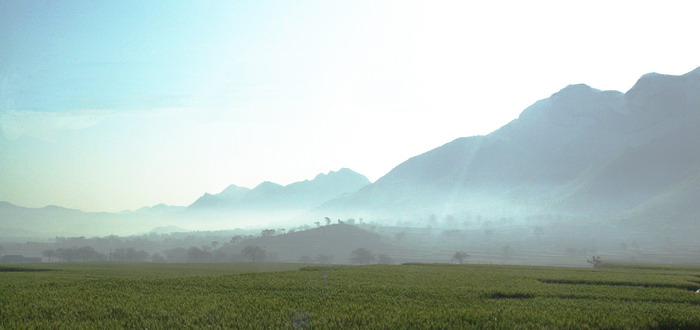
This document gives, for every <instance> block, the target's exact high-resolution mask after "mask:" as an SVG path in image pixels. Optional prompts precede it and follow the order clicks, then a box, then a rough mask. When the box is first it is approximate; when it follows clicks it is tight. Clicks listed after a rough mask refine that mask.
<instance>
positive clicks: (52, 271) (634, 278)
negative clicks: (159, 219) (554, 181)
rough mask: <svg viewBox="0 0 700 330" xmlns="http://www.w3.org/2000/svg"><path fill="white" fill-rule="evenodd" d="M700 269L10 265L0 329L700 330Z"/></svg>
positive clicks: (2, 270)
mask: <svg viewBox="0 0 700 330" xmlns="http://www.w3.org/2000/svg"><path fill="white" fill-rule="evenodd" d="M698 288H700V267H674V266H667V265H663V266H653V265H651V266H637V265H619V266H612V267H606V268H599V269H590V268H554V267H523V266H489V265H424V264H415V265H398V266H380V265H373V266H333V267H326V266H304V265H299V264H283V263H231V264H109V263H104V264H41V265H31V266H26V265H22V266H19V265H16V266H7V265H6V266H3V267H0V328H7V329H15V328H34V327H40V328H61V327H62V328H124V327H125V328H182V327H219V328H232V327H239V328H240V327H244V328H270V327H271V328H307V327H313V328H500V327H505V328H700V294H699V293H695V292H694V291H695V290H697V289H698Z"/></svg>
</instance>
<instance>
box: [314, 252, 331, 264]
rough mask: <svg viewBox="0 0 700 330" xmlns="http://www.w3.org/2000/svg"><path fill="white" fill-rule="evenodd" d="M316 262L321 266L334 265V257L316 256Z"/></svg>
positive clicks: (328, 255) (327, 255)
mask: <svg viewBox="0 0 700 330" xmlns="http://www.w3.org/2000/svg"><path fill="white" fill-rule="evenodd" d="M316 262H317V263H319V264H326V265H329V264H332V263H333V255H331V254H319V255H317V256H316Z"/></svg>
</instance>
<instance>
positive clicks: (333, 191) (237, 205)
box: [188, 168, 371, 211]
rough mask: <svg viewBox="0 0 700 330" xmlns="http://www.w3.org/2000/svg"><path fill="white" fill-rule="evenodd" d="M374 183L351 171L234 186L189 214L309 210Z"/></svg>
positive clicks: (195, 206)
mask: <svg viewBox="0 0 700 330" xmlns="http://www.w3.org/2000/svg"><path fill="white" fill-rule="evenodd" d="M370 183H371V182H370V181H369V180H368V179H367V178H366V177H365V176H364V175H362V174H359V173H357V172H355V171H353V170H350V169H348V168H342V169H340V170H338V171H337V172H336V171H330V172H328V173H327V174H323V173H321V174H318V175H317V176H316V177H315V178H314V179H313V180H304V181H299V182H294V183H291V184H289V185H287V186H282V185H279V184H276V183H273V182H269V181H265V182H263V183H261V184H259V185H258V186H256V187H255V188H253V189H248V188H244V187H238V186H235V185H230V186H229V187H228V188H226V189H224V191H222V192H220V193H218V194H215V195H212V194H208V193H207V194H204V195H203V196H202V197H200V198H199V199H197V200H196V201H195V202H194V203H192V204H191V205H190V206H188V210H190V211H197V210H200V211H201V210H216V211H251V210H261V211H265V210H281V209H292V210H305V209H309V208H313V207H316V206H319V205H321V204H323V203H324V202H327V201H329V200H332V199H335V198H338V197H340V196H342V195H344V194H349V193H354V192H356V191H357V190H359V189H360V188H362V187H364V186H366V185H369V184H370Z"/></svg>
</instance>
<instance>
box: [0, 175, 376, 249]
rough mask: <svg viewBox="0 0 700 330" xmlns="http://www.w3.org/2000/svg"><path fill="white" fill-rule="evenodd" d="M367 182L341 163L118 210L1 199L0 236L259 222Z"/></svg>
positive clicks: (292, 212) (281, 216) (217, 226)
mask: <svg viewBox="0 0 700 330" xmlns="http://www.w3.org/2000/svg"><path fill="white" fill-rule="evenodd" d="M368 184H370V182H369V180H367V178H366V177H365V176H363V175H362V174H359V173H357V172H354V171H352V170H350V169H347V168H343V169H340V170H339V171H331V172H329V173H327V174H323V173H322V174H319V175H317V176H316V177H315V178H314V179H313V180H305V181H300V182H295V183H292V184H289V185H287V186H281V185H278V184H276V183H272V182H263V183H261V184H260V185H258V186H257V187H255V188H254V189H248V188H245V187H238V186H236V185H230V186H228V187H227V188H226V189H224V190H223V191H222V192H220V193H218V194H204V195H203V196H201V197H200V198H199V199H197V200H196V201H195V202H194V203H192V204H191V205H189V206H188V207H182V206H171V205H165V204H158V205H154V206H150V207H143V208H140V209H138V210H135V211H123V212H118V213H109V212H83V211H80V210H74V209H67V208H63V207H59V206H53V205H50V206H46V207H43V208H28V207H21V206H17V205H14V204H11V203H8V202H2V201H0V237H8V236H13V237H19V236H21V237H38V236H44V237H54V236H61V235H72V236H75V235H78V236H80V235H87V236H89V235H108V234H125V233H130V234H135V233H138V232H148V231H149V230H151V229H152V228H154V227H159V228H173V227H174V226H175V225H176V226H179V227H184V228H196V229H202V228H205V229H209V228H214V229H222V228H233V227H236V226H243V225H247V226H252V225H254V224H255V223H258V225H259V226H262V225H264V224H266V223H267V222H269V221H286V220H289V219H291V218H293V217H295V216H298V215H299V214H300V213H302V212H304V211H306V210H308V209H311V208H313V207H317V206H319V205H321V204H323V203H324V202H326V201H328V200H331V199H334V198H337V197H339V196H343V195H346V194H350V193H353V192H355V191H357V190H358V189H360V188H361V187H363V186H366V185H368ZM236 212H238V213H239V214H238V215H237V216H236V215H235V214H234V213H236ZM239 221H240V222H239ZM203 226H205V227H203Z"/></svg>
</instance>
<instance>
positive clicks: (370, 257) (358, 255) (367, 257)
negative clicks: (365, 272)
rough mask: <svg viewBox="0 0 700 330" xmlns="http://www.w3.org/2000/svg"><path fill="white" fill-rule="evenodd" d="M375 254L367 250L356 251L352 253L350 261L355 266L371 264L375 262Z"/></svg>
mask: <svg viewBox="0 0 700 330" xmlns="http://www.w3.org/2000/svg"><path fill="white" fill-rule="evenodd" d="M374 258H375V256H374V254H373V253H372V251H370V250H367V249H365V248H359V249H355V250H353V251H352V253H350V261H351V262H352V263H354V264H365V265H366V264H369V263H370V262H372V261H374Z"/></svg>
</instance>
